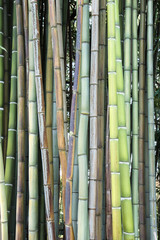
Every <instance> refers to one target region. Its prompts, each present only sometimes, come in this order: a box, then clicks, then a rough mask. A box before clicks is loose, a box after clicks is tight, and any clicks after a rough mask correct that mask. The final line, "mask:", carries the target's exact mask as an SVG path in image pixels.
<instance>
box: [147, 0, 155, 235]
mask: <svg viewBox="0 0 160 240" xmlns="http://www.w3.org/2000/svg"><path fill="white" fill-rule="evenodd" d="M147 96H148V157H149V159H148V160H149V176H148V177H149V205H150V239H157V216H156V187H155V136H154V89H153V0H148V14H147Z"/></svg>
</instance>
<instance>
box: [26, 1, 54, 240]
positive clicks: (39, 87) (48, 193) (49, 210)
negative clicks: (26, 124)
mask: <svg viewBox="0 0 160 240" xmlns="http://www.w3.org/2000/svg"><path fill="white" fill-rule="evenodd" d="M30 3H31V10H32V17H33V39H34V41H33V42H34V62H35V80H36V94H37V100H38V101H37V111H38V125H39V134H40V148H41V156H42V164H43V185H44V197H45V209H46V223H47V233H48V239H49V240H51V239H56V238H55V226H54V210H53V197H52V190H51V175H50V166H49V151H48V142H47V132H46V120H45V106H44V92H43V82H42V63H41V52H40V29H39V19H38V4H37V0H30Z"/></svg>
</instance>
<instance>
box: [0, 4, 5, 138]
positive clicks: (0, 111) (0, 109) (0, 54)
mask: <svg viewBox="0 0 160 240" xmlns="http://www.w3.org/2000/svg"><path fill="white" fill-rule="evenodd" d="M0 23H1V24H0V138H1V141H3V137H4V136H3V132H4V130H3V115H4V46H3V44H4V40H3V34H4V33H3V0H0Z"/></svg>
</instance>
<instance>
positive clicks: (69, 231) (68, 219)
mask: <svg viewBox="0 0 160 240" xmlns="http://www.w3.org/2000/svg"><path fill="white" fill-rule="evenodd" d="M82 9H83V0H79V2H78V17H77V19H78V20H77V38H76V62H75V77H74V86H73V95H72V106H71V117H70V137H69V152H68V161H67V178H66V206H65V213H66V215H65V236H66V239H68V240H69V239H71V240H72V239H74V238H75V237H74V234H73V226H72V187H73V184H72V181H73V164H74V157H75V141H76V117H77V95H78V87H79V79H80V65H81V64H80V63H81V43H82V19H83V11H82Z"/></svg>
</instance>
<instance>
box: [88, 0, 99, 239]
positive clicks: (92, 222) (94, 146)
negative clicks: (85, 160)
mask: <svg viewBox="0 0 160 240" xmlns="http://www.w3.org/2000/svg"><path fill="white" fill-rule="evenodd" d="M98 47H99V1H97V0H93V1H92V33H91V70H90V179H89V185H90V187H89V233H90V239H96V189H97V188H98V186H97V168H98V142H97V137H98V50H99V49H98Z"/></svg>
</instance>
